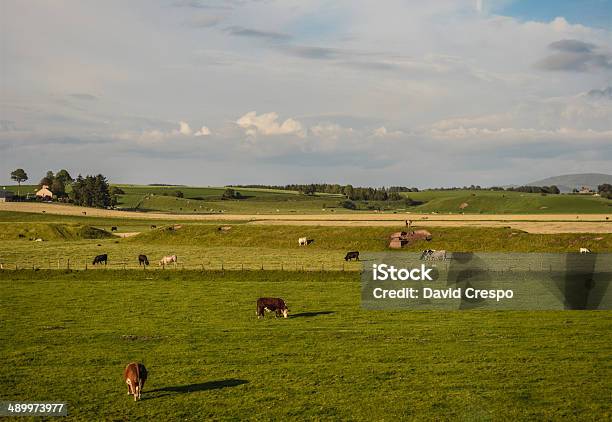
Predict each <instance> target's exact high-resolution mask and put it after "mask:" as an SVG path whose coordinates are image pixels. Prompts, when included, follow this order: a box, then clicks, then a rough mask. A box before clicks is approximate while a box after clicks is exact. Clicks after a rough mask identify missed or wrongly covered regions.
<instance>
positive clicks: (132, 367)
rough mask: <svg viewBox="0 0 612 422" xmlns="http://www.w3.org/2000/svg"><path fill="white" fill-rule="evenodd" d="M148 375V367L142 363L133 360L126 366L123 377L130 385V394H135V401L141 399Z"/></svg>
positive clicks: (128, 385)
mask: <svg viewBox="0 0 612 422" xmlns="http://www.w3.org/2000/svg"><path fill="white" fill-rule="evenodd" d="M147 375H148V374H147V368H145V366H144V365H143V364H142V363H138V362H132V363H129V364H128V366H126V367H125V370H124V371H123V379H124V380H125V383H126V384H127V387H128V392H127V393H128V396H129V395H133V396H134V401H136V400H138V399H140V395H141V393H142V389H143V387H144V385H145V381H146V380H147Z"/></svg>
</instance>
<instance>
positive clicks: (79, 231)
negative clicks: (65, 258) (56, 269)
mask: <svg viewBox="0 0 612 422" xmlns="http://www.w3.org/2000/svg"><path fill="white" fill-rule="evenodd" d="M110 237H113V236H112V235H111V234H110V233H108V232H106V231H104V230H101V229H98V228H95V227H91V226H89V225H80V224H65V223H10V224H3V223H0V241H5V240H15V239H22V240H24V241H31V240H34V239H43V240H45V241H62V240H81V239H108V238H110Z"/></svg>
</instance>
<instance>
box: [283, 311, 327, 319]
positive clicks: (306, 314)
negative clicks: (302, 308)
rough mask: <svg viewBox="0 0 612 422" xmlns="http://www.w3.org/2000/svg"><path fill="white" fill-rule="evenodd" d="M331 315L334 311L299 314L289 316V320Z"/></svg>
mask: <svg viewBox="0 0 612 422" xmlns="http://www.w3.org/2000/svg"><path fill="white" fill-rule="evenodd" d="M333 313H334V311H318V312H300V313H299V314H293V315H291V316H290V318H312V317H316V316H319V315H330V314H333Z"/></svg>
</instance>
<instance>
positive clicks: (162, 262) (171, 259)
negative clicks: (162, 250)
mask: <svg viewBox="0 0 612 422" xmlns="http://www.w3.org/2000/svg"><path fill="white" fill-rule="evenodd" d="M177 262H178V258H177V256H176V255H169V256H164V257H163V258H162V259H160V260H159V266H160V267H165V266H166V265H169V264H172V263H174V265H176V263H177Z"/></svg>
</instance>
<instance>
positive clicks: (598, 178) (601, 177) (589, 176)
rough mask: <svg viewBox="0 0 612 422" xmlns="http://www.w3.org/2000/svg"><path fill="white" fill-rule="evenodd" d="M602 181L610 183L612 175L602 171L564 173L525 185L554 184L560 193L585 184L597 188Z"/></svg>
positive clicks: (611, 182)
mask: <svg viewBox="0 0 612 422" xmlns="http://www.w3.org/2000/svg"><path fill="white" fill-rule="evenodd" d="M603 183H610V184H612V175H610V174H602V173H582V174H564V175H562V176H555V177H548V178H546V179H542V180H536V181H535V182H530V183H527V186H550V185H556V186H557V187H558V188H559V190H560V191H561V192H562V193H567V192H571V191H572V190H573V189H580V188H581V187H582V186H587V187H590V188H592V189H597V186H598V185H601V184H603Z"/></svg>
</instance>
